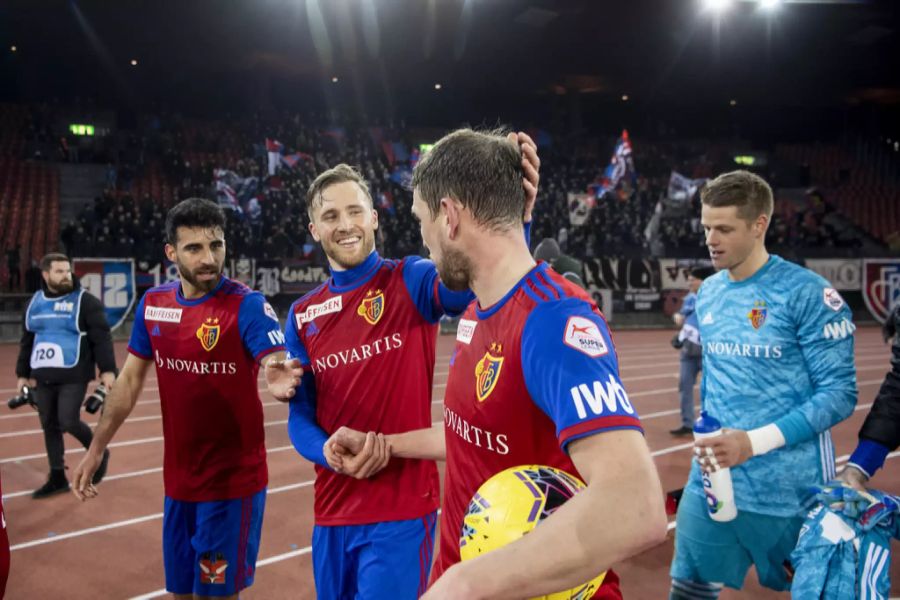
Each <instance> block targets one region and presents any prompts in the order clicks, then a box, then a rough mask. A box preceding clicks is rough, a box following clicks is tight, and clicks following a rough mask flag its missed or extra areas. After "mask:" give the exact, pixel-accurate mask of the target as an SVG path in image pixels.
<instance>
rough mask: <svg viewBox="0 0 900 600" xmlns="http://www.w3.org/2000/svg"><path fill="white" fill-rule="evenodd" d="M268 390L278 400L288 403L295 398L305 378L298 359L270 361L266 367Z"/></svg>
mask: <svg viewBox="0 0 900 600" xmlns="http://www.w3.org/2000/svg"><path fill="white" fill-rule="evenodd" d="M265 376H266V388H267V389H268V392H269V393H270V394H272V396H273V397H274V398H275V399H276V400H281V401H282V402H286V401H288V400H290V399H291V398H293V397H294V393H295V392H296V388H297V386H298V385H300V380H301V379H302V378H303V367H301V366H300V361H299V360H297V359H296V358H292V359H290V360H270V361H268V362H267V363H266V366H265Z"/></svg>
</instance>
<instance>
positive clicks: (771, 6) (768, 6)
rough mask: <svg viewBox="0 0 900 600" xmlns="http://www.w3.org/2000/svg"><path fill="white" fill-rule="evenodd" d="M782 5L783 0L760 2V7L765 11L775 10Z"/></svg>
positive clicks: (762, 0)
mask: <svg viewBox="0 0 900 600" xmlns="http://www.w3.org/2000/svg"><path fill="white" fill-rule="evenodd" d="M780 4H781V0H759V5H760V7H761V8H762V9H763V10H775V9H776V8H778V5H780Z"/></svg>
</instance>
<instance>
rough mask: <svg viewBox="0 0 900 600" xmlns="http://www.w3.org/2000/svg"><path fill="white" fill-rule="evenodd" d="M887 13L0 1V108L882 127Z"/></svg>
mask: <svg viewBox="0 0 900 600" xmlns="http://www.w3.org/2000/svg"><path fill="white" fill-rule="evenodd" d="M898 5H900V2H891V1H884V2H853V3H848V2H842V3H835V4H821V3H818V4H811V3H803V4H800V3H798V4H786V5H783V6H782V7H780V9H779V11H778V13H777V14H776V15H774V16H773V17H768V16H766V15H763V14H761V13H760V12H759V10H758V9H756V7H755V6H752V5H750V4H748V3H737V4H736V5H735V6H732V7H731V9H730V10H729V12H728V13H726V14H725V15H724V17H723V18H722V19H721V22H720V24H719V27H718V30H717V31H716V27H715V26H714V19H713V18H712V17H711V16H710V15H708V14H703V13H701V11H700V10H699V2H698V1H696V0H631V1H629V2H620V1H617V0H616V1H614V0H559V1H551V0H318V1H316V0H182V1H177V2H172V1H167V0H155V1H149V0H134V1H131V0H122V1H119V2H110V1H108V0H84V1H81V2H77V3H75V2H69V1H62V0H12V1H10V0H6V1H5V2H3V3H2V4H0V42H2V46H0V56H2V58H0V81H2V82H3V84H2V88H0V99H4V100H20V101H21V100H45V99H51V98H58V99H60V100H62V101H64V102H66V101H69V100H71V99H72V98H74V97H76V96H79V97H85V96H87V97H92V98H94V99H95V101H96V102H97V103H98V104H102V105H105V106H114V107H123V106H124V107H128V108H130V109H133V110H153V109H155V108H156V107H158V106H159V105H160V104H162V105H163V106H166V107H168V108H177V109H184V110H187V111H189V112H190V111H193V112H198V111H203V110H210V111H232V112H237V111H245V110H252V109H256V108H263V109H266V108H294V107H303V108H309V107H321V106H324V105H326V104H327V105H339V106H342V107H344V108H347V107H351V108H352V107H356V108H357V109H359V110H365V111H366V112H368V113H370V114H371V113H374V115H377V116H379V117H381V116H384V115H395V116H396V115H406V116H409V117H411V118H412V119H414V120H415V119H418V120H423V119H427V118H428V117H429V116H434V117H435V118H439V116H440V115H452V118H455V119H460V118H462V119H470V120H477V119H490V118H491V116H492V115H496V117H497V118H509V117H510V116H512V117H516V116H517V115H520V114H532V115H534V117H535V118H542V117H543V114H542V111H544V110H545V109H547V108H548V107H552V106H560V104H563V105H565V104H566V103H571V102H572V98H571V96H572V95H573V94H577V95H578V96H579V98H578V100H577V102H579V103H580V107H581V110H582V111H583V112H584V113H585V114H586V115H587V118H588V119H590V115H591V114H592V113H594V112H596V113H605V114H611V113H619V112H621V111H622V110H625V109H623V108H622V104H623V103H622V102H621V100H620V98H621V96H622V94H628V95H629V98H630V100H629V103H628V106H629V107H630V108H629V110H632V111H644V112H647V113H653V112H660V111H662V112H663V113H665V112H666V111H668V112H669V113H679V114H680V113H684V112H685V111H687V112H690V111H691V110H695V111H698V112H699V113H702V112H703V111H704V110H706V109H707V108H708V107H717V109H722V107H725V106H727V104H728V101H729V99H731V98H735V99H738V101H739V107H740V109H741V110H744V111H771V110H787V111H792V110H793V111H797V110H813V111H817V110H818V111H825V112H826V113H827V112H828V111H832V113H833V114H837V113H834V111H840V110H852V108H850V109H848V108H847V107H854V106H857V107H858V106H859V105H862V106H864V107H872V108H871V110H874V111H876V112H879V113H882V112H883V113H891V112H897V111H896V108H897V107H898V106H900V75H898V73H900V64H898V62H900V52H898V50H900V44H898V25H900V6H898ZM13 44H15V45H16V46H17V48H18V52H16V53H12V52H10V51H9V47H10V46H11V45H13ZM132 58H136V59H137V60H138V61H139V64H138V66H137V67H136V68H133V67H131V66H130V65H129V61H130V60H131V59H132ZM332 76H337V77H339V78H340V81H339V83H337V84H333V83H332V82H331V77H332ZM437 82H439V83H441V85H442V90H441V91H440V92H435V90H434V84H435V83H437ZM566 94H568V95H566ZM723 110H727V109H723ZM823 114H824V113H823Z"/></svg>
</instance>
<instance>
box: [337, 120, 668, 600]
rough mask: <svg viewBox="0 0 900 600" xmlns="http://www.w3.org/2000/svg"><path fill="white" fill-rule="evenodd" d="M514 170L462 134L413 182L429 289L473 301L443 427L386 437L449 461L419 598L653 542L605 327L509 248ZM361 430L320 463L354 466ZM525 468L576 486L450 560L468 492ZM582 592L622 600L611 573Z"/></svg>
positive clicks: (651, 478)
mask: <svg viewBox="0 0 900 600" xmlns="http://www.w3.org/2000/svg"><path fill="white" fill-rule="evenodd" d="M485 165H489V166H488V167H486V166H485ZM521 176H522V175H521V167H520V161H519V158H518V152H517V151H516V148H515V147H514V146H513V145H512V144H510V143H509V142H508V141H507V140H506V139H504V138H503V137H501V136H498V135H493V134H485V133H478V132H474V131H471V130H461V131H457V132H454V133H452V134H450V135H448V136H446V137H444V138H443V139H442V140H441V141H439V142H438V143H437V144H436V145H435V146H434V147H433V148H432V149H431V150H430V151H429V153H428V154H426V155H425V156H424V158H423V159H422V160H421V161H420V162H419V164H418V165H417V166H416V170H415V173H414V175H413V186H414V197H413V209H412V210H413V214H414V215H415V217H416V219H417V220H418V221H419V222H420V225H421V230H422V238H423V239H424V241H425V245H426V246H427V247H428V249H429V251H430V252H431V255H432V258H433V260H434V262H435V264H436V265H437V269H438V273H439V274H440V277H441V280H442V281H443V282H444V284H445V285H447V287H448V288H450V289H466V288H470V289H471V290H472V291H473V292H474V293H475V295H476V297H477V302H474V303H472V305H471V306H470V307H469V308H468V309H467V310H466V312H465V314H464V315H463V317H462V319H461V320H460V324H459V330H458V333H457V343H456V348H455V350H454V353H453V358H451V361H450V375H449V378H448V381H447V389H446V395H445V397H444V426H443V427H442V428H432V429H423V430H420V431H416V432H409V433H405V434H400V435H391V436H388V438H387V442H388V444H389V445H390V449H391V452H392V455H393V456H396V457H400V458H410V457H417V458H431V459H443V458H446V461H447V468H446V473H445V479H444V500H443V504H442V513H441V524H440V532H441V546H440V551H439V555H438V558H437V560H436V564H435V568H434V571H433V573H432V586H431V588H430V590H429V591H428V593H427V594H426V595H425V597H426V598H428V599H429V600H434V599H438V598H440V599H443V598H452V599H457V598H466V599H469V600H477V599H480V598H513V597H515V598H520V597H532V596H540V595H544V594H548V593H552V592H557V591H560V590H564V589H569V588H572V587H576V586H578V585H581V584H583V583H585V582H586V581H589V580H591V579H593V578H594V577H596V576H597V575H598V574H599V573H601V572H603V571H606V570H608V569H609V567H610V566H611V565H612V564H613V563H615V562H617V561H621V560H623V559H625V558H628V557H629V556H632V555H634V554H636V553H638V552H640V551H642V550H644V549H646V548H648V547H650V546H652V545H655V544H657V543H660V542H661V541H662V540H663V539H664V538H665V534H666V517H665V511H664V506H663V494H662V489H661V486H660V483H659V478H658V476H657V473H656V469H655V467H654V465H653V460H652V459H651V457H650V452H649V450H648V448H647V444H646V443H645V441H644V439H643V436H642V429H641V425H640V421H639V419H638V415H637V413H636V411H635V409H634V407H633V406H632V405H631V402H630V401H629V399H628V394H627V393H626V391H625V388H624V387H623V386H622V383H621V380H620V378H619V368H618V358H617V356H616V352H615V347H614V346H613V342H612V338H611V336H610V332H609V329H608V328H607V326H606V323H605V321H604V319H603V317H602V315H601V314H600V311H599V310H598V309H597V306H596V304H595V303H594V302H593V301H592V300H591V299H590V298H589V297H588V296H587V295H586V294H585V293H584V291H583V290H581V289H580V288H578V287H577V286H575V285H574V284H571V283H570V282H568V281H567V280H565V279H564V278H563V277H562V276H560V275H558V274H557V273H555V272H554V271H553V270H552V269H550V268H549V267H548V266H547V265H546V264H545V263H539V264H535V261H534V260H533V259H532V257H531V255H530V254H529V251H528V247H527V246H526V245H525V244H523V243H522V239H523V236H522V219H521V211H522V205H523V202H524V200H523V197H522V191H521V186H520V185H518V181H519V180H520V179H521ZM361 435H362V434H361V433H360V432H352V431H349V430H347V429H341V430H339V431H338V432H336V433H335V435H334V436H332V438H331V439H329V441H328V442H326V453H332V452H336V451H337V450H341V451H343V452H346V451H349V452H352V453H353V456H354V458H356V459H362V458H364V457H365V456H366V455H367V454H368V453H369V452H370V451H369V450H368V449H365V448H364V447H363V444H362V443H361V438H360V436H361ZM526 464H542V465H550V466H553V467H557V468H560V469H563V470H565V471H567V472H569V473H572V474H573V475H576V476H579V477H580V478H581V479H582V480H584V481H585V482H586V483H587V488H586V489H585V490H584V491H583V492H581V493H579V494H578V495H577V496H575V497H574V498H572V499H571V500H569V501H568V502H567V503H566V504H564V505H563V506H562V507H560V508H559V509H558V510H556V511H555V512H554V513H553V514H552V515H551V516H550V517H548V518H547V520H546V521H544V522H542V524H541V525H540V526H539V527H537V528H536V529H534V530H533V531H531V532H530V533H529V534H528V535H526V536H524V537H523V538H521V539H520V540H518V541H516V542H514V543H512V544H509V545H507V546H505V547H502V548H499V549H497V550H494V551H493V552H489V553H487V554H484V555H482V556H480V557H478V558H476V559H473V560H470V561H466V562H460V554H459V538H460V532H461V531H462V525H463V517H464V515H465V513H466V510H467V507H468V503H469V501H470V499H471V498H472V496H473V494H474V493H475V491H476V490H477V489H478V487H479V486H480V485H481V484H482V483H483V482H484V481H485V480H487V479H488V478H490V477H491V476H493V475H494V474H496V473H498V472H500V471H502V470H504V469H507V468H509V467H514V466H519V465H526ZM594 597H595V598H619V597H621V593H620V591H619V587H618V578H617V577H616V575H615V574H614V573H613V572H612V571H609V572H608V573H607V576H606V578H605V579H604V581H603V584H602V585H601V587H600V589H599V590H598V591H597V592H596V594H595V596H594Z"/></svg>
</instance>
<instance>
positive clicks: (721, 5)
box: [703, 0, 731, 13]
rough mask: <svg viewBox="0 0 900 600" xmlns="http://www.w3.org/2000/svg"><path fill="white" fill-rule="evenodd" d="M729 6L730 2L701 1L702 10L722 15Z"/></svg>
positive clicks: (729, 0) (728, 0)
mask: <svg viewBox="0 0 900 600" xmlns="http://www.w3.org/2000/svg"><path fill="white" fill-rule="evenodd" d="M730 5H731V0H703V9H704V10H708V11H710V12H714V13H722V12H724V11H725V10H726V9H727V8H728V7H729V6H730Z"/></svg>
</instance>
